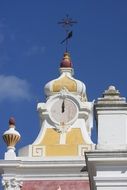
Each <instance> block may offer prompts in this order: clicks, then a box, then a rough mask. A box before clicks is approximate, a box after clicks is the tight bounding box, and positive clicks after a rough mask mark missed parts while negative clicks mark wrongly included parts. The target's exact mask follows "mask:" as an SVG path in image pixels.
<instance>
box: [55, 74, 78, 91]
mask: <svg viewBox="0 0 127 190" xmlns="http://www.w3.org/2000/svg"><path fill="white" fill-rule="evenodd" d="M64 87H65V88H67V89H68V91H70V92H76V91H77V84H76V82H75V81H74V80H73V79H70V78H69V77H68V76H66V75H65V76H64V77H62V78H61V79H59V80H56V81H55V82H54V84H53V92H59V91H60V90H61V89H62V88H64Z"/></svg>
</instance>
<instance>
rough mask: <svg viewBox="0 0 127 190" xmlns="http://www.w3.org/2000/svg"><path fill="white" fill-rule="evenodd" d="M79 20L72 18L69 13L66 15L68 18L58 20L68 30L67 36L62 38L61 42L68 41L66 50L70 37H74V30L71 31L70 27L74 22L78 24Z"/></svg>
mask: <svg viewBox="0 0 127 190" xmlns="http://www.w3.org/2000/svg"><path fill="white" fill-rule="evenodd" d="M76 23H77V21H74V20H72V18H69V15H66V18H64V19H62V21H60V22H58V24H60V25H62V26H63V28H64V29H65V32H66V38H65V39H64V40H62V42H61V44H63V43H64V42H66V46H65V47H66V52H67V50H68V39H70V38H71V37H72V30H71V31H70V28H71V27H72V26H73V24H76Z"/></svg>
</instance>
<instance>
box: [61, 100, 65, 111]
mask: <svg viewBox="0 0 127 190" xmlns="http://www.w3.org/2000/svg"><path fill="white" fill-rule="evenodd" d="M61 108H62V113H64V111H65V103H64V100H63V102H62V106H61Z"/></svg>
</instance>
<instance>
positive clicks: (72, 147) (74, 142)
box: [33, 128, 86, 157]
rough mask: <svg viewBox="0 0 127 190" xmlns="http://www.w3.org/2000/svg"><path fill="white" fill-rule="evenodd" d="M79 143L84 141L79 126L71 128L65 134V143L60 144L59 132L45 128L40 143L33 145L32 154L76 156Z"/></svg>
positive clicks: (83, 143) (81, 143)
mask: <svg viewBox="0 0 127 190" xmlns="http://www.w3.org/2000/svg"><path fill="white" fill-rule="evenodd" d="M80 145H86V143H85V142H84V140H83V137H82V133H81V130H80V129H79V128H78V129H71V131H69V132H68V133H67V134H66V141H65V144H60V133H58V132H57V131H55V130H54V129H47V130H46V133H45V136H44V138H43V139H42V141H41V143H40V144H38V145H36V147H35V146H33V156H39V157H41V156H42V155H45V156H78V155H79V146H80ZM41 147H42V148H41ZM43 150H44V153H43Z"/></svg>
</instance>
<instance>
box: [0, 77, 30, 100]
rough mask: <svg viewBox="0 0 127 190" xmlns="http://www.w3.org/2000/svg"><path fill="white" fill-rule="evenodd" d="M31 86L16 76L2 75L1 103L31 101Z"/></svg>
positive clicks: (0, 83)
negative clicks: (6, 101) (4, 101)
mask: <svg viewBox="0 0 127 190" xmlns="http://www.w3.org/2000/svg"><path fill="white" fill-rule="evenodd" d="M30 98H31V94H30V85H29V83H28V82H27V81H26V80H23V79H20V78H18V77H16V76H5V75H0V102H1V101H3V100H10V101H19V100H30Z"/></svg>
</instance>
